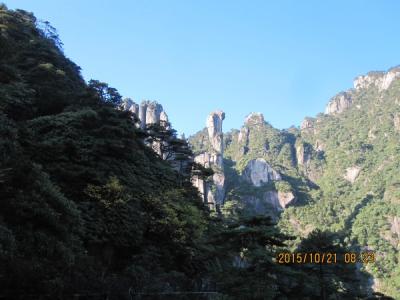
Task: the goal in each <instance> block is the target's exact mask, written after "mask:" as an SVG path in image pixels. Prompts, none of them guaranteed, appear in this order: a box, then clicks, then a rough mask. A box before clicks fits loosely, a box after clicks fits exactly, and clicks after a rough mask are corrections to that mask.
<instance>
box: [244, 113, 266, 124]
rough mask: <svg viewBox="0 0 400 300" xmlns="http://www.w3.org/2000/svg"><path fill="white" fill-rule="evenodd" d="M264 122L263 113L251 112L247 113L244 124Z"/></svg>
mask: <svg viewBox="0 0 400 300" xmlns="http://www.w3.org/2000/svg"><path fill="white" fill-rule="evenodd" d="M264 123H265V119H264V115H263V114H262V113H251V114H249V115H248V116H247V117H246V119H245V121H244V124H245V125H248V126H251V125H263V124H264Z"/></svg>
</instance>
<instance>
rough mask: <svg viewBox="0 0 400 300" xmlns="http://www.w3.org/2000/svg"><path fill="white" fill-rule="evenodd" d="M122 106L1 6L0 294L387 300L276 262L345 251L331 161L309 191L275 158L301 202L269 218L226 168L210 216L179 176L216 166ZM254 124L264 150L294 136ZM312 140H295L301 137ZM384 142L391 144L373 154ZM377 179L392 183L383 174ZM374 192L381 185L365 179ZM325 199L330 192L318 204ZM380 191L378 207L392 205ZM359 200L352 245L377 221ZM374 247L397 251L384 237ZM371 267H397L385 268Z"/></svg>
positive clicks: (346, 267) (363, 280)
mask: <svg viewBox="0 0 400 300" xmlns="http://www.w3.org/2000/svg"><path fill="white" fill-rule="evenodd" d="M121 104H122V96H121V95H120V94H119V93H118V91H117V89H115V88H113V87H110V86H109V85H108V84H106V83H104V82H101V81H98V80H90V81H89V82H85V81H84V80H83V78H82V76H81V74H80V68H79V67H78V66H77V65H76V64H74V63H73V62H72V61H70V60H69V59H68V58H66V57H65V55H64V53H63V50H62V42H61V40H60V39H59V37H58V35H57V31H56V29H55V28H53V27H52V26H51V24H49V23H48V22H43V21H39V20H37V19H36V18H35V16H34V15H33V14H32V13H29V12H26V11H23V10H9V9H7V7H6V6H5V5H0V132H1V135H0V137H1V139H0V157H1V159H0V299H391V298H389V297H386V296H384V295H383V294H381V293H373V291H372V289H371V283H370V279H369V276H370V275H368V273H367V271H370V270H364V269H363V268H359V266H358V265H357V264H345V263H344V262H342V261H340V262H338V263H337V264H322V263H320V264H315V263H314V264H311V263H308V264H307V263H306V264H295V263H290V264H279V263H277V261H276V256H277V254H278V253H280V252H285V251H286V252H288V251H292V252H293V251H298V252H335V253H344V252H346V251H347V250H351V247H352V243H350V242H349V239H346V237H348V234H349V233H348V232H346V230H347V229H348V228H347V227H346V226H339V227H338V228H336V229H335V228H334V226H333V225H332V224H336V223H337V222H336V218H340V217H341V216H338V215H335V214H334V212H335V207H330V208H329V210H328V209H327V206H328V205H329V206H335V205H337V206H341V207H346V208H347V207H348V208H349V210H348V211H347V210H345V215H344V216H345V217H343V218H344V219H345V218H346V217H349V216H350V215H351V214H352V210H351V209H350V207H352V206H355V205H356V204H357V203H354V204H351V205H350V204H349V202H350V194H349V193H350V192H349V190H350V187H349V186H348V185H347V186H346V189H335V186H336V185H339V186H343V182H341V181H339V182H334V181H333V180H334V179H332V180H331V181H329V178H335V177H333V176H331V177H327V176H328V175H329V172H334V168H333V167H332V168H328V169H327V170H328V171H327V172H328V173H327V174H328V175H326V176H325V177H322V179H321V180H322V181H321V185H325V186H326V187H327V188H326V189H325V190H326V192H325V194H324V196H322V194H321V190H318V189H316V188H314V187H313V185H312V184H311V183H310V182H309V181H307V180H306V179H305V178H306V177H305V176H304V174H303V173H301V172H300V171H295V168H294V167H293V165H291V164H289V165H287V169H289V171H288V172H286V173H287V174H288V175H287V176H286V177H285V179H287V180H285V181H284V182H281V183H279V184H278V183H276V187H275V186H274V187H273V188H283V189H285V188H286V189H288V188H290V189H292V190H293V192H294V193H297V194H296V195H297V197H298V198H301V199H302V200H303V201H304V203H303V205H302V206H298V207H297V206H295V207H290V208H288V209H287V210H285V211H284V212H283V213H282V217H281V219H277V218H276V216H274V215H269V214H262V215H256V214H254V213H249V211H247V210H246V209H239V208H240V207H239V206H240V203H239V204H238V202H240V200H237V199H240V195H241V193H242V194H243V191H242V190H243V189H244V190H246V186H244V187H243V185H244V183H241V182H240V180H239V179H238V177H237V176H236V175H235V174H237V173H238V172H240V171H241V169H240V168H242V169H243V166H244V162H243V163H242V165H241V164H240V163H239V164H238V168H237V169H235V168H233V167H231V169H230V171H231V172H232V174H233V175H232V176H231V177H230V178H231V179H230V180H231V181H230V182H228V184H231V186H237V187H238V189H233V188H232V189H231V191H230V193H229V195H228V196H229V197H231V198H232V199H230V198H229V197H228V198H227V201H226V206H225V207H224V208H223V209H222V211H219V212H215V211H211V210H210V209H209V208H208V206H207V205H204V203H203V201H202V197H201V194H200V193H199V191H198V190H197V189H196V188H195V187H194V186H193V185H192V181H191V178H192V177H193V176H199V177H201V178H204V179H205V180H208V179H209V178H210V177H211V176H212V174H213V172H215V170H212V169H210V168H205V167H204V166H202V165H200V164H198V163H196V162H195V160H194V156H195V154H196V153H195V151H197V150H198V149H196V147H195V146H191V145H189V144H188V141H187V140H185V139H182V138H178V137H177V134H176V132H175V131H174V130H173V129H172V128H171V127H170V126H169V124H168V126H166V127H165V126H164V127H163V126H148V127H146V128H141V126H138V122H139V120H138V117H137V116H136V115H135V114H133V113H132V112H130V111H126V110H123V109H121ZM335 122H336V121H335V120H333V119H332V120H329V121H327V122H326V123H324V124H326V125H324V126H326V127H327V128H328V127H329V128H331V129H326V130H321V131H320V134H321V135H322V134H327V133H326V132H333V133H330V134H331V135H330V136H329V137H328V138H330V139H331V140H332V136H334V134H336V132H337V131H334V129H332V128H334V127H333V126H334V125H335V126H339V125H337V123H335ZM348 122H349V125H348V126H353V124H352V123H350V122H351V121H350V120H349V121H348ZM265 126H266V127H265V128H264V127H263V128H262V129H260V130H263V131H264V133H265V134H266V135H269V136H270V140H271V141H272V143H271V147H273V146H274V145H273V143H274V141H276V144H280V145H281V144H282V145H283V144H288V145H292V144H293V143H294V142H295V141H296V140H297V141H299V140H300V138H299V137H297V138H296V137H295V138H294V139H293V137H294V136H296V135H297V136H299V135H300V133H299V132H297V131H296V130H294V132H287V133H281V132H279V133H277V131H276V130H275V129H273V128H272V127H269V126H267V125H265ZM360 126H361V125H360ZM329 130H330V131H329ZM234 134H235V133H231V134H230V135H227V136H226V141H225V143H226V145H230V146H229V147H230V148H229V147H228V146H227V149H226V152H227V158H226V161H225V163H226V164H228V162H229V159H230V160H231V162H233V161H234V160H240V158H239V156H240V154H239V152H237V153H236V152H235V149H236V148H235V145H234V143H232V139H233V137H232V136H233V135H234ZM261 137H262V135H258V138H259V139H260V138H261ZM313 138H314V137H313V136H311V135H309V136H307V135H303V136H302V137H301V139H303V140H304V143H312V139H313ZM229 139H231V141H229ZM274 139H275V140H274ZM340 139H349V137H348V136H343V137H340ZM340 139H339V137H338V139H337V140H339V141H340ZM192 140H193V139H192ZM154 141H158V142H159V143H161V144H162V145H168V146H169V147H166V148H167V149H165V151H170V152H171V153H172V155H170V157H172V158H171V159H168V160H166V159H165V158H164V155H163V153H161V154H160V153H157V151H154V150H153V149H152V148H151V147H149V143H151V142H154ZM254 142H255V143H257V139H255V140H254ZM332 143H334V141H332ZM357 145H358V144H357ZM385 145H386V144H385ZM328 146H329V145H328ZM328 146H327V147H328ZM359 146H360V147H362V149H364V150H363V151H362V152H360V153H361V154H360V157H361V158H359V157H358V156H357V157H356V156H354V157H350V158H351V159H354V160H356V159H363V161H368V159H369V155H370V154H369V153H371V150H370V147H369V146H368V145H364V144H363V145H359ZM332 147H333V146H332ZM397 147H398V142H397V143H396V142H394V141H392V142H391V143H389V144H388V146H387V148H385V149H388V148H390V149H392V150H393V149H394V150H393V151H395V150H396V151H397ZM250 148H251V146H250ZM256 148H257V147H253V149H256ZM281 149H284V150H282V151H281ZM290 149H291V148H290V147H289V146H288V147H286V148H285V147H280V146H279V151H278V152H277V154H278V155H277V156H273V155H272V156H270V157H268V159H269V161H272V162H275V159H276V164H280V165H283V166H284V164H285V163H287V157H291V156H288V155H291V150H290ZM385 149H383V150H382V149H379V148H378V149H376V150H375V151H376V152H380V153H383V152H382V151H386V150H385ZM285 151H286V152H285ZM387 151H389V150H387ZM327 152H328V150H327ZM249 153H250V154H251V153H253V152H251V151H250V152H249ZM352 153H359V152H356V150H354V151H353V152H352ZM235 155H236V156H235ZM285 155H286V156H285ZM316 155H317V154H316ZM335 155H337V156H338V157H337V159H342V157H341V156H340V155H342V156H344V154H343V153H342V152H337V153H336V154H335ZM354 155H355V154H354ZM381 155H382V156H383V155H385V154H381ZM339 156H340V157H339ZM254 157H256V156H254ZM350 158H343V159H350ZM246 159H247V160H249V159H250V156H249V157H246ZM323 159H324V158H323V157H322V158H321V157H320V160H321V161H322V160H323ZM335 159H336V158H335ZM376 159H379V158H376ZM382 159H383V158H382ZM398 162H399V160H397V163H398ZM320 164H323V161H322V162H320ZM177 165H179V166H180V167H177ZM310 168H314V169H312V170H318V168H319V165H318V163H315V165H312V166H310ZM393 168H394V167H393ZM226 169H228V165H227V167H226ZM299 172H300V173H299ZM393 172H395V171H393ZM235 176H236V177H235ZM387 176H391V175H387ZM235 178H236V179H235ZM384 179H385V178H382V179H381V180H384ZM389 179H391V180H392V181H393V182H389ZM235 180H238V181H237V182H235ZM386 181H387V185H388V187H390V188H392V189H394V190H396V188H397V187H398V185H397V183H396V182H394V177H393V176H391V177H390V178H387V180H386ZM279 186H280V187H279ZM240 188H242V190H240ZM247 188H248V187H247ZM371 189H372V188H371ZM325 190H324V191H325ZM357 191H358V190H357ZM396 191H397V190H396ZM255 192H257V191H255ZM335 193H340V195H338V196H337V195H335ZM374 193H375V194H374V195H376V194H377V193H378V194H379V195H383V194H384V190H380V186H376V188H375V187H374ZM309 194H310V195H311V196H310V197H309V198H310V199H308V198H307V197H306V196H307V195H309ZM360 194H361V191H360ZM302 195H303V196H304V197H303V196H302ZM318 197H319V198H320V199H319V198H318ZM327 197H332V198H335V199H339V200H337V201H334V202H332V203H331V204H327V201H326V199H327ZM371 197H372V196H371ZM373 197H376V196H373ZM386 197H389V198H390V197H392V194H388V193H386ZM393 197H394V198H393ZM393 197H392V198H390V199H391V200H390V199H389V200H388V201H393V203H394V202H395V201H398V200H395V199H398V198H395V196H393ZM368 199H369V198H368ZM368 199H367V200H365V201H367V202H368V203H366V204H365V205H364V207H365V206H367V208H368V209H363V210H361V212H360V213H359V214H358V215H357V216H356V217H355V218H353V219H354V220H352V221H351V224H352V226H353V228H354V230H352V231H351V233H350V234H351V238H353V239H354V238H357V239H359V241H361V240H362V239H366V238H372V237H371V236H370V235H366V230H369V228H370V227H368V226H369V225H370V224H366V222H373V224H374V226H380V223H379V222H381V219H380V217H379V216H380V215H379V214H378V213H377V212H379V211H381V210H384V211H385V210H388V209H390V208H388V207H387V206H385V203H386V202H383V200H382V201H368ZM307 201H310V202H307ZM235 203H236V204H235ZM310 203H311V204H310ZM397 204H398V203H397ZM307 207H308V208H310V210H308V208H307ZM316 214H326V215H323V216H322V217H321V218H320V219H319V221H316V220H315V218H314V219H313V220H312V221H313V222H322V223H321V224H319V223H314V224H315V225H316V226H314V227H313V228H311V229H310V230H309V231H308V232H307V234H303V233H302V232H300V231H296V230H294V229H293V228H292V227H290V226H289V225H288V224H289V223H290V220H291V219H293V218H297V219H299V220H300V221H299V224H300V225H299V226H300V227H301V226H303V225H305V224H307V223H306V222H307V221H308V220H310V219H312V218H313V216H315V215H316ZM311 223H312V222H311V220H310V224H311ZM376 242H377V243H378V244H379V241H376ZM382 247H387V249H386V248H382V249H386V250H385V251H389V252H388V253H390V255H393V256H394V257H395V256H396V255H397V256H398V252H395V251H394V250H392V248H390V246H389V245H386V244H385V243H384V245H383V246H382ZM382 251H384V250H382ZM395 262H397V260H396V258H393V260H391V261H390V263H391V264H394V263H395ZM384 267H385V268H386V269H385V270H389V271H390V272H397V274H398V272H399V270H398V267H396V266H393V265H389V264H388V265H385V266H384ZM396 268H397V269H396ZM382 270H383V269H380V268H378V270H376V271H374V272H376V273H377V274H378V275H379V274H380V273H379V272H384V271H382ZM393 274H394V273H393ZM382 276H383V275H382ZM393 278H394V277H393ZM396 278H397V279H393V280H396V282H397V283H395V284H398V280H399V279H398V278H400V277H396ZM395 284H391V285H389V286H396V285H395ZM397 286H398V285H397ZM386 290H387V291H389V294H391V295H393V296H395V295H398V293H397V294H396V292H395V291H393V290H390V288H387V289H386Z"/></svg>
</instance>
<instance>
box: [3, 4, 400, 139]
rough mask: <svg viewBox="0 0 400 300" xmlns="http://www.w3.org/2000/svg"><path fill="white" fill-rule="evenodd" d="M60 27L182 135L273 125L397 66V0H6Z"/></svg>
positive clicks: (103, 76) (95, 69)
mask: <svg viewBox="0 0 400 300" xmlns="http://www.w3.org/2000/svg"><path fill="white" fill-rule="evenodd" d="M0 2H4V3H5V4H6V5H7V6H8V7H9V8H12V9H14V8H22V9H25V10H28V11H33V12H34V13H35V15H36V16H37V17H38V18H39V19H44V20H48V21H50V22H51V23H52V25H53V26H55V27H56V28H57V29H58V31H59V34H60V37H61V39H62V41H63V42H64V50H65V53H66V55H67V56H68V57H69V58H70V59H72V60H73V61H74V62H75V63H77V64H78V65H80V66H81V67H82V73H83V75H84V77H85V79H87V80H89V79H91V78H93V79H98V80H101V81H105V82H107V83H109V84H110V85H111V86H113V87H115V88H117V89H118V90H119V91H120V93H121V94H122V95H123V96H124V97H131V98H133V99H134V100H135V101H137V102H138V101H141V100H143V99H150V100H157V101H158V102H160V103H161V104H162V105H163V106H164V109H165V110H166V111H167V113H168V115H169V117H170V120H171V122H172V124H173V126H174V127H175V128H176V129H178V131H179V132H185V133H186V134H192V133H194V132H196V131H197V130H199V129H201V128H203V127H204V124H205V119H206V117H207V115H208V113H209V112H211V111H212V110H215V109H222V110H224V111H225V113H226V119H225V123H224V131H228V130H229V129H231V128H240V126H241V125H242V124H243V120H244V117H245V116H246V115H247V114H248V113H250V112H262V113H263V114H264V116H265V119H266V120H267V121H268V122H270V123H271V124H272V125H273V126H275V127H277V128H287V127H289V126H291V125H295V126H298V125H299V124H300V123H301V121H302V119H303V118H304V117H305V116H314V115H316V114H317V113H318V112H321V111H323V110H324V107H325V105H326V103H327V102H328V100H329V98H331V97H332V96H334V95H335V94H336V93H338V92H340V91H342V90H346V89H348V88H350V87H352V81H353V79H354V77H355V76H357V75H360V74H363V73H366V72H368V71H371V70H386V69H388V68H390V67H392V66H395V65H398V64H400V39H399V34H400V20H399V13H400V1H397V0H380V1H377V0H363V1H361V0H360V1H357V0H344V1H339V0H335V1H333V0H323V1H322V0H315V1H307V0H304V1H298V0H293V1H285V0H283V1H282V0H275V1H267V0H263V1H256V0H243V1H235V0H226V1H221V0H218V1H217V0H197V1H195V0H181V1H175V0H160V1H152V0H142V1H132V0H130V1H128V0H126V1H122V0H113V1H105V0H103V1H102V0H68V1H67V0H34V1H33V0H0Z"/></svg>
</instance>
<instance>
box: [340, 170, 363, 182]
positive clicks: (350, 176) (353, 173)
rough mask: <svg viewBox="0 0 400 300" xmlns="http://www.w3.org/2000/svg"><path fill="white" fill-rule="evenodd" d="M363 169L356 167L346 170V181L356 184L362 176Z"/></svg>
mask: <svg viewBox="0 0 400 300" xmlns="http://www.w3.org/2000/svg"><path fill="white" fill-rule="evenodd" d="M360 171H361V168H360V167H357V166H354V167H350V168H347V169H346V173H345V174H344V176H343V177H344V179H346V180H347V181H349V182H351V183H354V182H355V181H356V179H357V177H358V175H359V174H360Z"/></svg>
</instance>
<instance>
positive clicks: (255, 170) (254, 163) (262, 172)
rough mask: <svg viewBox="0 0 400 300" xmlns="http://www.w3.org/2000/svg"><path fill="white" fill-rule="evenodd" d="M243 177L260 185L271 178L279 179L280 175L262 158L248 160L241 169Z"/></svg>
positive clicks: (255, 184)
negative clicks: (242, 169)
mask: <svg viewBox="0 0 400 300" xmlns="http://www.w3.org/2000/svg"><path fill="white" fill-rule="evenodd" d="M242 176H243V178H244V179H245V180H246V181H247V182H249V183H251V184H253V185H254V186H257V187H259V186H261V185H262V184H263V183H267V182H269V181H271V180H281V179H282V178H281V175H280V174H279V173H278V172H277V171H275V170H274V169H273V168H272V167H271V166H270V165H269V164H268V163H267V162H266V161H265V159H263V158H257V159H252V160H250V161H249V162H248V163H247V165H246V168H245V169H244V171H243V175H242Z"/></svg>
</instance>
